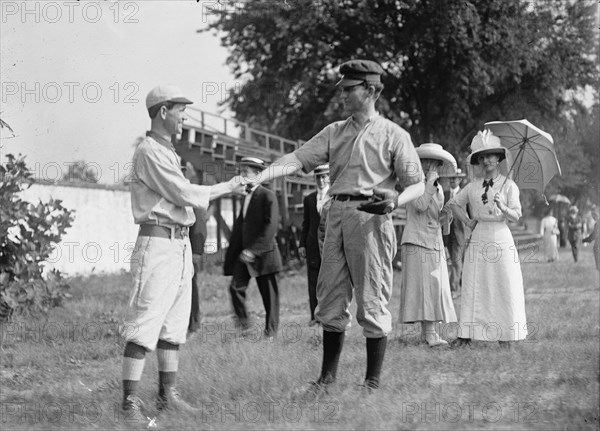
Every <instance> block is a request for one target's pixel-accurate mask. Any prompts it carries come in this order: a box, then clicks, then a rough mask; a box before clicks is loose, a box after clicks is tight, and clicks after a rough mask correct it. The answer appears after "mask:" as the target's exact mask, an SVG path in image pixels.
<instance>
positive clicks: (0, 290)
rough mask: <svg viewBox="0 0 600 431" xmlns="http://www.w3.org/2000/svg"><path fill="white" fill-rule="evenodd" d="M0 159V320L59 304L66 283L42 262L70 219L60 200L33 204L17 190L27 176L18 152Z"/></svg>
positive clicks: (27, 181) (26, 183)
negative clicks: (47, 270)
mask: <svg viewBox="0 0 600 431" xmlns="http://www.w3.org/2000/svg"><path fill="white" fill-rule="evenodd" d="M6 157H7V159H8V161H7V162H6V163H4V164H2V165H0V321H1V320H6V319H8V318H9V317H10V316H11V315H12V313H13V312H30V313H35V312H39V311H46V310H48V309H49V308H51V307H54V306H57V305H60V304H61V302H62V300H63V298H64V297H65V296H66V294H67V289H68V288H69V286H68V285H67V284H66V283H65V281H64V279H63V278H62V275H61V274H60V272H58V271H55V270H52V271H49V272H48V273H47V274H46V275H45V276H44V275H43V264H44V262H45V261H46V260H47V259H48V257H49V256H50V255H51V253H52V249H53V245H54V244H57V243H58V242H60V239H61V237H62V235H63V234H64V233H65V231H66V229H67V228H68V227H69V226H71V222H72V221H73V215H72V211H69V210H67V209H65V208H64V207H63V206H62V204H61V201H60V200H50V201H49V202H48V203H42V202H40V203H38V204H37V205H33V204H31V203H28V202H25V201H23V200H22V199H21V197H20V196H19V194H20V192H21V191H23V190H25V189H26V188H27V187H29V185H30V184H31V182H32V178H31V173H30V172H29V170H28V169H27V166H26V164H25V161H24V158H22V157H19V158H16V157H14V156H13V155H12V154H8V155H7V156H6Z"/></svg>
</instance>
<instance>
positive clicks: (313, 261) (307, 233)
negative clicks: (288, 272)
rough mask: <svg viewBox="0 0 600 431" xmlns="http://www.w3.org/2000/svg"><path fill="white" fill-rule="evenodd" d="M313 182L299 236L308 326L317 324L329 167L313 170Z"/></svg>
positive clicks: (305, 204) (305, 202) (305, 199)
mask: <svg viewBox="0 0 600 431" xmlns="http://www.w3.org/2000/svg"><path fill="white" fill-rule="evenodd" d="M314 174H315V182H316V183H317V190H316V191H314V192H312V193H310V194H309V195H307V196H306V197H305V198H304V219H303V220H302V233H301V234H300V249H299V250H298V251H299V254H300V257H302V258H305V259H306V271H307V277H308V302H309V305H310V322H309V324H308V325H309V326H313V325H316V324H317V321H316V320H315V308H316V307H317V280H318V278H319V268H320V267H321V250H320V248H319V225H320V223H321V214H322V211H323V206H324V204H325V203H326V202H327V200H328V199H329V196H328V195H327V191H328V190H329V165H328V164H325V165H321V166H318V167H317V168H315V170H314Z"/></svg>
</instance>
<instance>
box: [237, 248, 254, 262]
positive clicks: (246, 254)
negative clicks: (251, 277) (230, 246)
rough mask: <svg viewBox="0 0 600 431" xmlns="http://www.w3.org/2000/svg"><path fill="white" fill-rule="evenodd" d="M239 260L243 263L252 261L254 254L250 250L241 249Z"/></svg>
mask: <svg viewBox="0 0 600 431" xmlns="http://www.w3.org/2000/svg"><path fill="white" fill-rule="evenodd" d="M240 260H241V261H242V262H244V263H252V262H254V261H255V260H256V256H255V255H254V253H252V252H251V251H250V250H242V253H241V254H240Z"/></svg>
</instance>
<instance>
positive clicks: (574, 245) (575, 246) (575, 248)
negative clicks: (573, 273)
mask: <svg viewBox="0 0 600 431" xmlns="http://www.w3.org/2000/svg"><path fill="white" fill-rule="evenodd" d="M569 242H570V243H571V252H572V253H573V260H574V261H575V262H577V258H578V257H579V244H580V243H581V241H580V240H579V238H569Z"/></svg>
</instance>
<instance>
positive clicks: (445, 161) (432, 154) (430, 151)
mask: <svg viewBox="0 0 600 431" xmlns="http://www.w3.org/2000/svg"><path fill="white" fill-rule="evenodd" d="M416 150H417V154H418V155H419V158H420V159H433V160H439V161H440V162H442V166H441V167H440V169H438V172H439V174H440V176H441V177H444V176H445V177H447V176H451V175H454V174H456V159H455V158H454V156H453V155H452V154H450V153H449V152H448V151H446V150H444V148H443V147H442V146H441V145H440V144H433V143H428V144H421V145H420V146H418V147H417V148H416Z"/></svg>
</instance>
